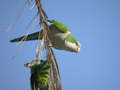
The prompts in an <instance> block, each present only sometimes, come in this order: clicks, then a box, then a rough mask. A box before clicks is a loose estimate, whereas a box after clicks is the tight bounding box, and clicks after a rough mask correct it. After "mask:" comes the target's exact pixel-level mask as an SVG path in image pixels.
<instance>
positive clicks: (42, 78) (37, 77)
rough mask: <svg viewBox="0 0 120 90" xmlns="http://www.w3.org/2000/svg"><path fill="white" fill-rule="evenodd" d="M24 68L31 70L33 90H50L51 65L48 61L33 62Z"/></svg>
mask: <svg viewBox="0 0 120 90" xmlns="http://www.w3.org/2000/svg"><path fill="white" fill-rule="evenodd" d="M24 66H25V67H28V68H30V69H31V78H30V80H31V90H48V89H47V88H48V80H49V78H50V71H51V64H48V61H47V60H46V61H43V60H32V61H31V62H30V63H27V64H25V65H24Z"/></svg>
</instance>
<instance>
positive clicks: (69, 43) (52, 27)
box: [11, 20, 81, 53]
mask: <svg viewBox="0 0 120 90" xmlns="http://www.w3.org/2000/svg"><path fill="white" fill-rule="evenodd" d="M48 26H49V32H48V37H49V39H50V41H51V44H50V46H52V47H54V48H55V49H59V50H65V51H70V52H76V53H78V52H80V48H81V45H80V42H79V41H78V40H76V39H75V38H74V36H73V35H72V33H71V31H70V30H69V28H68V27H67V26H65V25H64V24H63V23H61V22H59V21H56V20H48ZM39 35H40V38H38V37H39ZM24 37H25V36H22V37H20V38H16V39H13V40H11V42H19V41H22V39H23V38H24ZM42 37H43V30H40V32H35V33H32V34H29V35H28V36H26V40H25V41H30V40H38V39H42Z"/></svg>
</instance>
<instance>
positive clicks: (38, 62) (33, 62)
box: [24, 60, 42, 68]
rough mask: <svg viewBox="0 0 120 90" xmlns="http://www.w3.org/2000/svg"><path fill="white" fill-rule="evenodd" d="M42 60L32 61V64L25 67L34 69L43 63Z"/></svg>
mask: <svg viewBox="0 0 120 90" xmlns="http://www.w3.org/2000/svg"><path fill="white" fill-rule="evenodd" d="M41 61H42V60H32V61H31V62H29V63H27V64H24V66H25V67H28V68H32V67H33V66H35V65H38V64H40V63H41Z"/></svg>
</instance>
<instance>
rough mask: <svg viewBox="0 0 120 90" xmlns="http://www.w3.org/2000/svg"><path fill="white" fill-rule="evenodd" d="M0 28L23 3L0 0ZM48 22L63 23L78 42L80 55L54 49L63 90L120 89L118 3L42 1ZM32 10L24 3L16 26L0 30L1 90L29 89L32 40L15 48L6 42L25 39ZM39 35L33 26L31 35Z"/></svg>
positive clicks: (113, 0)
mask: <svg viewBox="0 0 120 90" xmlns="http://www.w3.org/2000/svg"><path fill="white" fill-rule="evenodd" d="M0 1H1V2H0V30H4V29H6V28H7V27H8V25H9V24H10V23H11V22H12V21H13V20H14V19H15V16H16V14H17V13H18V10H19V8H20V7H22V5H23V4H24V2H25V0H0ZM42 4H43V7H44V9H45V11H46V12H47V14H48V16H49V19H56V20H58V21H61V22H63V23H64V24H66V25H67V26H68V27H69V28H70V29H71V32H72V33H73V35H74V36H75V37H76V38H77V39H78V40H79V41H80V42H81V44H82V48H81V52H80V53H79V54H76V53H70V52H65V51H58V50H55V49H54V52H55V55H56V58H57V61H58V64H59V68H60V73H61V79H62V83H63V87H64V90H120V47H119V46H120V0H42ZM35 13H36V8H34V9H33V10H30V9H29V6H28V5H27V6H26V8H25V9H24V11H23V14H22V16H21V18H20V19H19V21H18V23H17V25H16V26H15V27H14V28H13V29H12V30H10V31H9V32H7V33H4V32H0V41H1V43H0V57H1V60H0V62H1V63H0V89H1V90H30V84H29V77H30V74H29V71H30V70H29V69H27V68H24V64H25V63H27V62H29V61H31V60H33V59H35V55H36V42H26V43H25V44H24V48H23V49H22V50H21V51H20V53H19V54H18V55H17V57H16V58H15V59H12V57H13V56H15V55H16V53H17V52H18V51H19V46H17V45H16V44H13V43H12V44H11V43H10V42H9V40H11V39H13V38H15V37H19V36H21V35H24V34H25V32H27V31H28V30H26V27H27V25H28V24H29V23H30V22H31V19H32V18H33V17H34V15H35ZM36 31H39V27H38V26H34V27H33V28H32V30H31V32H36Z"/></svg>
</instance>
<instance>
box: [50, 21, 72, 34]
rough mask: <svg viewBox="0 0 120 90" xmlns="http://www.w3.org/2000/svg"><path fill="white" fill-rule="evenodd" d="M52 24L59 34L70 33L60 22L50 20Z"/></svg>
mask: <svg viewBox="0 0 120 90" xmlns="http://www.w3.org/2000/svg"><path fill="white" fill-rule="evenodd" d="M51 22H52V23H53V25H55V26H56V27H57V28H58V30H60V31H61V32H63V33H66V32H70V30H69V28H68V27H67V26H65V25H64V24H63V23H61V22H58V21H56V20H52V21H51Z"/></svg>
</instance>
